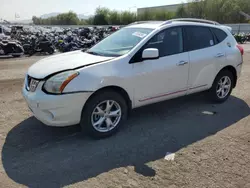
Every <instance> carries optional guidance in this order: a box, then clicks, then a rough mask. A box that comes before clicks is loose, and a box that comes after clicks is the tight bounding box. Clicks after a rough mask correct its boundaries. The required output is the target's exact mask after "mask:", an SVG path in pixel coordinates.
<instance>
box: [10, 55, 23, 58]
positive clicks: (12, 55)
mask: <svg viewBox="0 0 250 188" xmlns="http://www.w3.org/2000/svg"><path fill="white" fill-rule="evenodd" d="M12 57H15V58H17V57H21V55H12Z"/></svg>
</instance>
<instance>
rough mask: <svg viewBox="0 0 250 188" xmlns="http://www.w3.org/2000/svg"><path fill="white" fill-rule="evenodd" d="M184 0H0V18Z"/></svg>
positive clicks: (93, 10)
mask: <svg viewBox="0 0 250 188" xmlns="http://www.w3.org/2000/svg"><path fill="white" fill-rule="evenodd" d="M182 2H186V0H157V1H153V0H150V1H147V0H90V1H86V0H0V19H5V20H10V21H12V20H15V14H17V15H19V17H20V18H18V19H17V20H25V19H31V18H32V16H34V15H35V16H41V15H43V14H48V13H52V12H68V11H70V10H72V11H74V12H76V13H77V14H86V15H93V14H94V12H95V9H96V8H97V7H99V6H101V7H107V8H110V9H116V10H130V11H136V8H141V7H150V6H161V5H170V4H177V3H182Z"/></svg>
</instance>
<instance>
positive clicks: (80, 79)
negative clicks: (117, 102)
mask: <svg viewBox="0 0 250 188" xmlns="http://www.w3.org/2000/svg"><path fill="white" fill-rule="evenodd" d="M129 59H130V57H129V56H122V57H119V58H115V59H113V60H110V61H107V62H103V63H98V64H95V65H90V66H87V67H83V68H80V69H78V71H79V73H80V74H79V76H77V77H76V78H75V79H73V80H72V81H71V82H70V83H69V84H68V85H67V86H66V87H65V89H64V92H65V93H66V92H85V91H86V92H95V91H97V90H99V89H101V88H104V87H107V86H118V87H121V88H123V89H124V90H126V91H127V93H128V95H129V96H130V99H131V100H132V96H133V94H132V93H133V86H132V84H131V83H130V81H129V78H130V74H132V65H131V64H129V63H128V62H129Z"/></svg>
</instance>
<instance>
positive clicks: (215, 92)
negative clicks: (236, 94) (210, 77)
mask: <svg viewBox="0 0 250 188" xmlns="http://www.w3.org/2000/svg"><path fill="white" fill-rule="evenodd" d="M234 82H235V80H234V77H233V74H232V73H231V72H230V71H228V70H223V71H221V72H220V73H219V74H218V75H217V76H216V78H215V80H214V83H213V86H212V88H211V89H210V91H209V95H210V98H211V99H212V100H213V101H214V102H218V103H222V102H225V101H226V100H227V99H228V97H229V96H230V94H231V92H232V89H233V85H234Z"/></svg>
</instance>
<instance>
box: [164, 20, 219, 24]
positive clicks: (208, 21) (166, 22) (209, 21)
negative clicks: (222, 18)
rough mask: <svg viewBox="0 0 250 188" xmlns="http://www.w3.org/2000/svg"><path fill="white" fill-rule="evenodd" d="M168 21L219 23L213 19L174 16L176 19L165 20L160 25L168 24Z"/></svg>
mask: <svg viewBox="0 0 250 188" xmlns="http://www.w3.org/2000/svg"><path fill="white" fill-rule="evenodd" d="M169 21H181V22H199V23H206V24H213V25H220V24H219V23H218V22H215V21H211V20H205V19H197V18H176V19H172V20H167V21H165V22H164V23H163V24H162V25H165V24H168V23H169Z"/></svg>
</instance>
